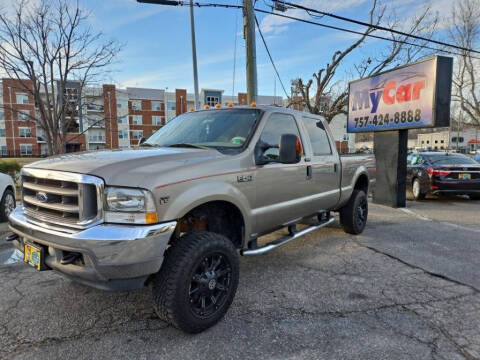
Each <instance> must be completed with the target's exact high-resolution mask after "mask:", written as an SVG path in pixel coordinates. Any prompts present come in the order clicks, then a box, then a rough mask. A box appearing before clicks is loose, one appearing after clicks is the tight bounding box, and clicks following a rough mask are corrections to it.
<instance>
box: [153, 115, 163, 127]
mask: <svg viewBox="0 0 480 360" xmlns="http://www.w3.org/2000/svg"><path fill="white" fill-rule="evenodd" d="M152 125H156V126H162V117H161V116H152Z"/></svg>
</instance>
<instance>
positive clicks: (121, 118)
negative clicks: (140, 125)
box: [117, 115, 133, 124]
mask: <svg viewBox="0 0 480 360" xmlns="http://www.w3.org/2000/svg"><path fill="white" fill-rule="evenodd" d="M132 121H133V120H132ZM117 122H118V123H119V124H128V115H125V116H118V117H117Z"/></svg>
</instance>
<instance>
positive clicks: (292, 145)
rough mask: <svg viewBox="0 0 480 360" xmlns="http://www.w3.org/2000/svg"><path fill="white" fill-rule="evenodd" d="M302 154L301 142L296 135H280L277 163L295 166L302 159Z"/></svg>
mask: <svg viewBox="0 0 480 360" xmlns="http://www.w3.org/2000/svg"><path fill="white" fill-rule="evenodd" d="M302 153H303V149H302V141H301V140H300V138H299V137H298V136H297V135H294V134H283V135H282V137H281V138H280V149H279V156H278V160H279V162H281V163H282V164H296V163H298V162H299V161H300V159H301V158H302Z"/></svg>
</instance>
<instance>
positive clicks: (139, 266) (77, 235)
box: [9, 206, 177, 290]
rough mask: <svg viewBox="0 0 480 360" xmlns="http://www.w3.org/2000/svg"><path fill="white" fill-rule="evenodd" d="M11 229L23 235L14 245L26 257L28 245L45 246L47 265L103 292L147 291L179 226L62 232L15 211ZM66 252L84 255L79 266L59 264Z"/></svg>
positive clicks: (108, 227)
mask: <svg viewBox="0 0 480 360" xmlns="http://www.w3.org/2000/svg"><path fill="white" fill-rule="evenodd" d="M9 223H10V224H9V228H10V230H11V231H13V232H14V233H16V234H17V235H19V238H18V239H17V240H14V241H13V244H14V246H15V247H16V248H17V249H19V250H20V251H22V252H23V250H24V243H25V241H27V242H30V243H34V244H40V245H43V246H45V250H46V251H45V263H46V265H47V266H48V267H49V268H51V269H53V270H56V271H58V272H60V273H62V274H63V275H65V276H67V277H69V278H71V279H72V280H76V281H78V282H82V283H84V284H87V285H90V286H93V287H96V288H100V289H105V290H130V289H134V288H138V287H141V286H143V284H144V283H145V281H146V279H147V277H148V275H150V274H154V273H156V272H158V270H159V269H160V266H161V265H162V262H163V255H164V252H165V249H166V248H167V245H168V242H169V240H170V237H171V235H172V233H173V231H174V230H175V226H176V224H177V222H176V221H171V222H167V223H161V224H155V225H136V226H132V225H116V224H100V225H96V226H92V227H90V228H88V229H85V230H80V231H75V232H72V231H65V232H63V231H61V229H59V228H58V227H56V228H51V227H49V226H48V225H47V224H41V223H37V222H33V221H31V220H30V219H28V218H27V217H26V216H25V214H24V213H23V209H22V207H21V206H19V207H17V208H16V209H15V210H14V211H13V213H12V214H11V215H10V217H9ZM66 253H79V254H81V261H77V262H75V263H71V264H61V263H60V262H61V259H62V258H63V256H64V255H65V254H66Z"/></svg>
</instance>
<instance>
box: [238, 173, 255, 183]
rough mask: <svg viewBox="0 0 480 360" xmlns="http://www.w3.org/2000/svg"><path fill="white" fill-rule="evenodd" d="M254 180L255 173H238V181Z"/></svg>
mask: <svg viewBox="0 0 480 360" xmlns="http://www.w3.org/2000/svg"><path fill="white" fill-rule="evenodd" d="M252 180H253V175H238V176H237V182H239V183H241V182H248V181H252Z"/></svg>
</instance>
